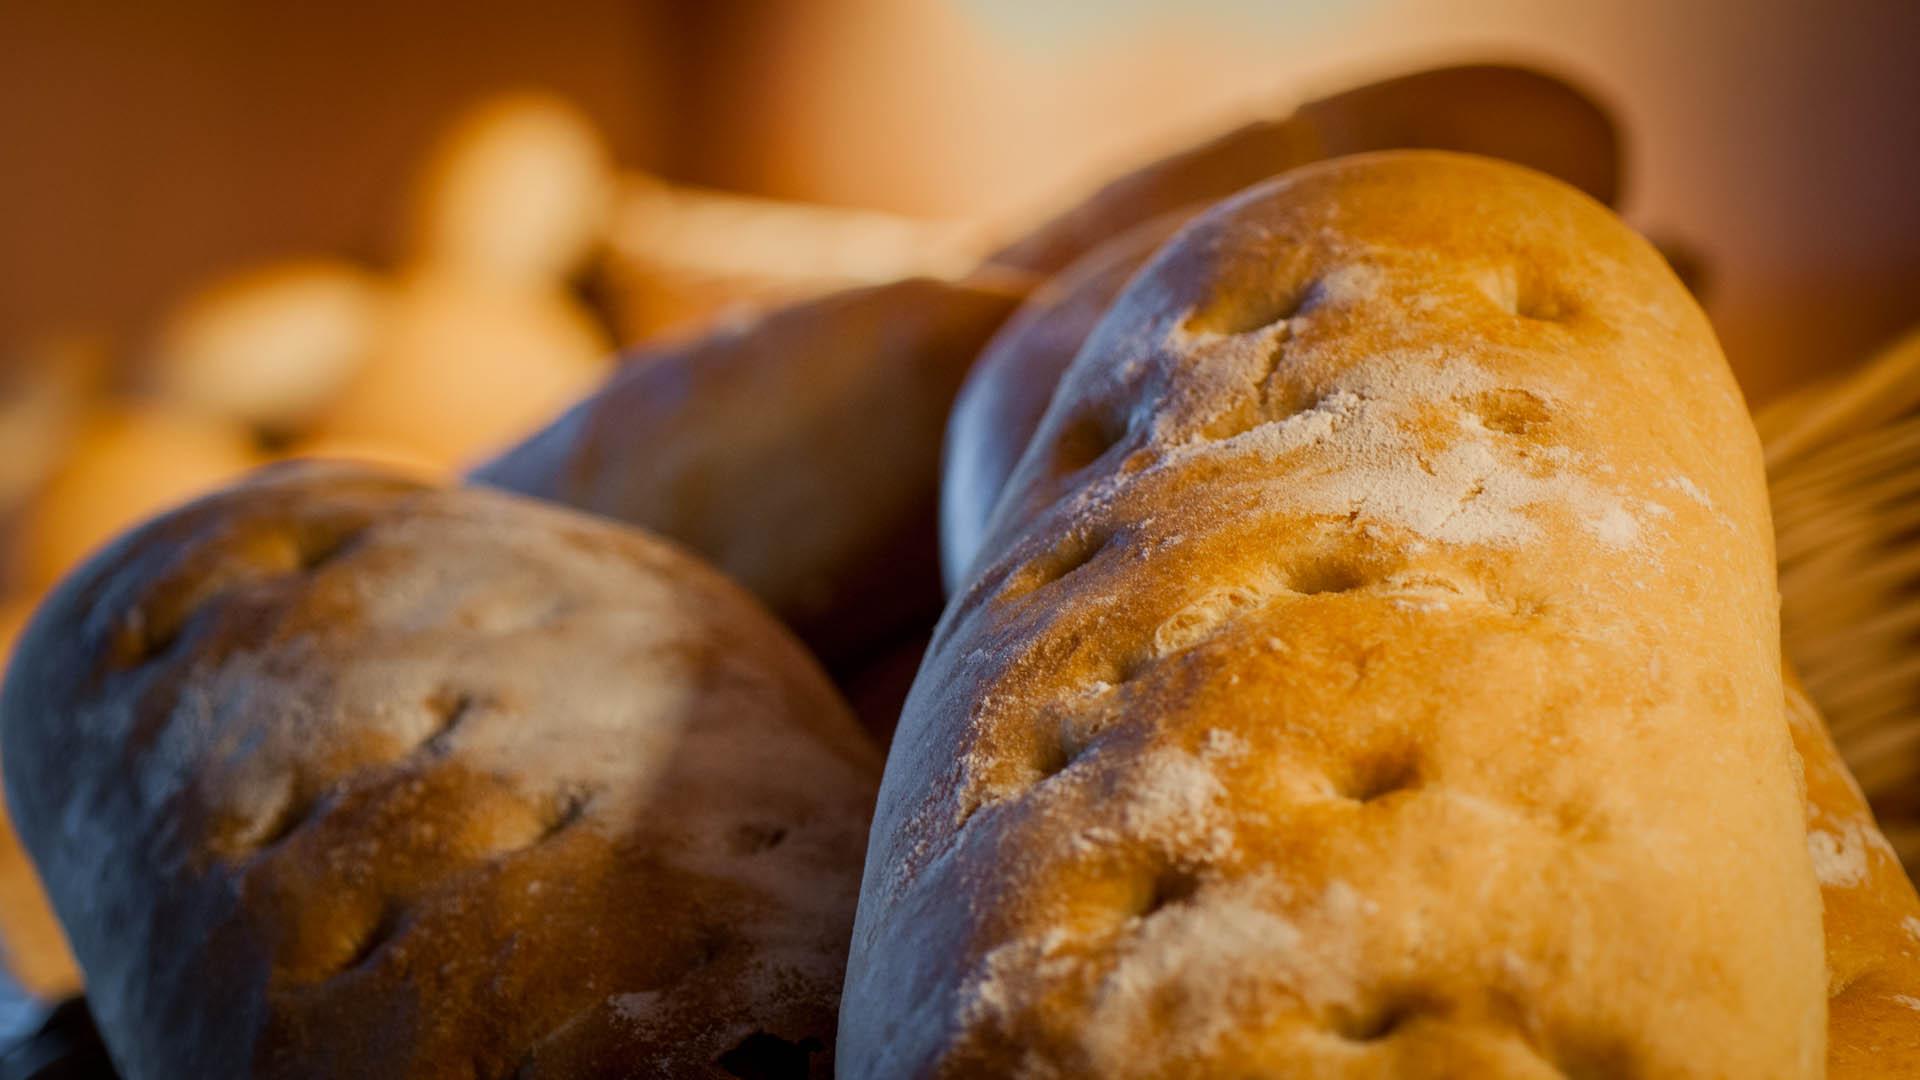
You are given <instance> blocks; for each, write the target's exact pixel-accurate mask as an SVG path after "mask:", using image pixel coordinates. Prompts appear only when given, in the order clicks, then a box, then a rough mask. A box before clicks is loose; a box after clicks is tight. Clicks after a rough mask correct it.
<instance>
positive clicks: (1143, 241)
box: [940, 213, 1920, 1080]
mask: <svg viewBox="0 0 1920 1080" xmlns="http://www.w3.org/2000/svg"><path fill="white" fill-rule="evenodd" d="M1189 216H1190V215H1188V214H1184V213H1176V214H1173V215H1169V216H1165V217H1162V218H1157V219H1155V220H1154V221H1153V222H1150V223H1148V224H1146V225H1142V226H1140V227H1138V228H1136V229H1133V230H1130V231H1129V232H1126V233H1123V234H1121V235H1120V236H1118V237H1116V238H1114V239H1113V240H1111V241H1109V242H1108V243H1106V244H1103V245H1101V246H1100V247H1098V248H1095V249H1094V250H1093V251H1092V252H1090V253H1088V254H1087V255H1086V256H1084V257H1083V258H1082V259H1081V260H1080V261H1079V262H1077V263H1075V264H1074V265H1073V266H1072V267H1070V268H1069V269H1067V270H1065V271H1063V272H1062V273H1061V274H1059V275H1058V276H1056V277H1055V278H1053V279H1051V280H1049V281H1048V282H1047V284H1046V285H1044V286H1043V287H1041V288H1040V289H1037V290H1035V292H1034V294H1033V295H1032V296H1031V297H1029V298H1028V300H1027V302H1026V304H1025V305H1023V306H1022V308H1021V310H1020V311H1018V312H1016V313H1015V314H1014V316H1013V317H1012V318H1010V319H1008V320H1007V324H1006V326H1004V327H1002V328H1001V331H1000V332H999V333H998V334H997V335H995V337H994V340H993V341H992V342H991V343H989V344H988V346H987V348H986V349H985V350H984V351H983V352H982V353H981V357H980V360H979V362H978V363H977V364H975V365H974V369H973V371H972V372H971V373H969V374H968V376H967V382H966V384H965V385H964V386H963V387H962V388H961V392H960V397H959V398H958V400H957V401H956V402H955V405H954V412H953V416H952V418H951V420H950V421H949V424H948V432H947V434H948V438H947V447H946V460H945V483H944V485H943V487H942V489H941V493H940V510H941V522H940V524H941V555H942V558H943V567H944V569H945V571H946V573H947V575H948V578H947V579H948V582H949V585H950V587H952V588H958V587H959V586H960V585H961V583H962V582H963V581H964V580H965V574H964V572H965V569H966V566H967V565H968V564H969V563H970V562H971V561H972V559H973V557H974V555H975V554H976V553H977V552H978V550H979V545H980V543H981V541H982V540H983V539H984V537H985V532H986V525H987V519H988V518H989V516H990V515H991V513H992V510H993V504H994V502H995V501H996V500H997V499H998V498H999V495H1000V491H1001V489H1002V488H1003V487H1004V486H1005V484H1006V481H1007V478H1008V477H1009V476H1010V475H1011V474H1012V472H1013V468H1014V465H1015V464H1016V462H1017V461H1018V459H1019V457H1020V454H1021V452H1022V450H1023V449H1024V448H1025V447H1026V445H1027V442H1028V440H1029V438H1030V437H1031V436H1032V434H1033V431H1034V429H1035V428H1036V427H1038V426H1039V423H1040V420H1041V417H1042V415H1043V414H1044V413H1045V411H1046V406H1047V402H1048V401H1049V400H1050V399H1051V398H1052V396H1053V390H1054V387H1055V385H1056V384H1057V383H1058V382H1059V380H1060V376H1061V374H1062V372H1064V371H1065V370H1066V368H1067V365H1068V364H1069V363H1071V362H1072V360H1073V357H1074V355H1075V354H1076V353H1077V352H1078V351H1079V349H1080V347H1081V345H1082V344H1084V343H1085V341H1086V338H1087V337H1088V335H1089V334H1091V333H1092V331H1093V329H1094V327H1095V326H1096V325H1097V324H1098V322H1099V319H1100V317H1101V316H1102V315H1104V314H1105V313H1106V309H1107V307H1108V306H1110V305H1111V304H1112V302H1113V299H1114V298H1115V297H1116V296H1118V295H1119V293H1120V290H1121V289H1122V288H1123V287H1124V286H1125V285H1126V283H1127V281H1128V280H1129V279H1130V278H1131V277H1132V275H1133V274H1134V272H1135V271H1137V270H1138V269H1139V267H1140V266H1141V265H1142V264H1143V263H1145V262H1146V261H1147V259H1148V258H1150V257H1151V256H1152V255H1153V253H1154V252H1155V251H1157V250H1158V249H1159V246H1160V244H1161V243H1162V242H1164V241H1165V239H1166V238H1167V237H1168V236H1169V235H1170V234H1171V233H1172V232H1173V230H1174V228H1175V227H1176V226H1177V225H1178V224H1180V223H1181V222H1182V221H1184V220H1186V219H1187V218H1188V217H1189ZM1786 705H1787V717H1788V720H1789V721H1790V723H1791V726H1792V731H1793V738H1794V745H1795V748H1796V749H1797V750H1798V751H1799V753H1800V756H1801V758H1802V760H1803V761H1804V763H1805V770H1806V786H1807V793H1806V798H1807V831H1808V845H1809V851H1810V852H1811V853H1812V854H1813V856H1814V860H1815V870H1816V872H1817V876H1818V878H1819V880H1820V890H1821V896H1822V907H1823V912H1824V919H1823V923H1824V928H1825V936H1826V942H1827V964H1828V971H1829V980H1828V981H1829V990H1830V998H1829V1001H1828V1019H1827V1075H1828V1076H1829V1077H1830V1078H1831V1080H1879V1078H1882V1077H1884V1078H1888V1080H1892V1078H1895V1077H1907V1076H1912V1075H1920V897H1916V895H1915V893H1914V889H1913V885H1912V883H1911V882H1910V881H1909V880H1908V878H1907V876H1906V875H1905V874H1904V873H1903V872H1901V870H1900V866H1899V862H1898V860H1897V859H1895V858H1893V857H1892V856H1891V854H1890V852H1889V849H1888V845H1887V843H1886V839H1885V837H1884V836H1882V835H1881V832H1880V829H1879V826H1878V825H1877V824H1876V823H1875V822H1874V820H1873V815H1872V812H1871V811H1870V810H1869V809H1868V806H1867V803H1866V800H1865V799H1864V798H1863V797H1862V796H1861V793H1860V788H1859V786H1858V785H1857V784H1856V783H1855V782H1854V780H1853V778H1852V777H1851V776H1850V775H1849V774H1848V772H1847V768H1846V765H1845V763H1844V762H1843V761H1842V760H1841V757H1840V754H1839V752H1838V751H1837V750H1836V749H1835V747H1834V742H1833V739H1832V737H1831V736H1830V735H1829V733H1828V729H1827V727H1826V724H1825V722H1824V721H1823V720H1822V719H1821V718H1820V716H1819V715H1818V713H1817V712H1816V711H1815V710H1814V706H1813V703H1812V701H1811V700H1810V699H1809V698H1808V697H1807V696H1806V694H1805V693H1804V692H1803V691H1802V690H1801V689H1800V686H1799V684H1798V682H1797V680H1795V679H1793V678H1792V677H1791V673H1789V678H1788V680H1787V696H1786Z"/></svg>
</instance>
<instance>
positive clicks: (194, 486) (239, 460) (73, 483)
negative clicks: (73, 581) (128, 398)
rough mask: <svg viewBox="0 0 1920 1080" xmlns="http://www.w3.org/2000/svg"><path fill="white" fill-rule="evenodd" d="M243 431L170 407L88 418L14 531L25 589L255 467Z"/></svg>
mask: <svg viewBox="0 0 1920 1080" xmlns="http://www.w3.org/2000/svg"><path fill="white" fill-rule="evenodd" d="M261 460H262V459H261V456H260V454H259V453H258V451H256V450H255V448H254V444H253V441H252V439H251V438H250V437H249V435H248V433H247V431H246V429H245V428H243V427H241V426H240V425H238V424H235V423H233V422H232V421H230V420H227V419H225V418H222V417H218V416H211V415H206V414H201V413H196V412H193V411H190V410H187V409H183V408H179V407H177V406H174V405H172V404H167V403H159V402H137V403H136V402H128V403H120V404H112V405H107V406H103V407H102V408H101V409H100V410H99V411H98V412H96V413H95V414H93V415H92V416H90V417H88V418H87V420H86V421H85V423H84V425H83V426H82V428H81V430H80V433H79V435H78V436H77V437H76V438H75V440H74V442H73V445H72V448H71V449H70V450H69V451H68V453H67V455H66V458H65V460H63V461H62V462H61V463H60V465H59V466H58V467H57V468H56V469H55V470H54V471H53V473H52V475H51V477H50V478H49V479H48V481H47V483H46V485H45V486H44V487H43V488H42V489H41V490H40V492H39V493H38V494H37V495H36V496H35V497H34V499H33V502H32V504H31V506H30V507H29V509H28V510H27V512H26V513H25V514H24V516H23V520H22V521H21V522H20V525H19V530H18V532H17V534H16V535H15V559H16V560H17V565H18V567H19V580H21V581H23V582H25V583H26V584H27V585H28V587H29V588H31V589H34V590H39V589H43V588H45V587H47V586H49V585H52V584H53V583H54V582H55V581H58V580H59V579H60V577H61V575H63V574H65V573H66V572H67V570H68V568H70V567H72V566H73V565H74V564H76V563H77V562H79V561H80V560H81V559H82V558H84V557H85V556H86V555H87V554H88V553H90V552H91V551H93V549H95V548H96V547H99V546H100V545H101V544H102V543H104V542H105V541H107V540H108V539H110V538H112V537H113V536H114V535H116V534H117V533H119V532H120V531H121V530H122V529H125V528H126V527H127V526H129V525H132V524H133V523H134V522H137V521H140V520H142V519H144V518H146V517H147V516H149V515H151V514H153V513H154V512H155V511H158V510H160V509H162V508H163V507H168V506H172V505H173V504H174V503H177V502H180V501H182V500H184V499H187V498H190V497H192V496H194V495H197V494H199V493H200V492H203V491H206V490H208V489H210V488H213V487H216V486H218V485H220V484H223V483H226V482H227V481H228V480H231V479H233V478H234V477H236V476H238V475H239V474H241V473H243V472H245V471H247V470H248V469H250V468H252V467H254V466H255V465H258V464H260V462H261Z"/></svg>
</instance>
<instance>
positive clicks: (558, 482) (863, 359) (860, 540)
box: [473, 278, 1023, 668]
mask: <svg viewBox="0 0 1920 1080" xmlns="http://www.w3.org/2000/svg"><path fill="white" fill-rule="evenodd" d="M1022 295H1023V290H1022V289H1021V288H1018V287H1014V286H1008V285H1002V284H998V283H988V282H981V283H976V284H954V283H947V282H941V281H935V280H932V279H925V278H920V279H912V280H908V281H902V282H897V283H894V284H891V285H882V286H876V287H872V288H866V289H854V290H849V291H846V292H842V293H835V294H833V295H831V296H827V297H823V298H821V299H818V300H814V301H810V302H807V303H803V304H797V305H794V306H792V307H788V308H782V309H779V310H776V311H773V312H771V313H768V314H767V315H765V316H764V317H761V318H759V319H756V320H752V321H750V322H746V323H744V324H741V325H737V326H735V327H733V328H732V329H730V330H728V331H725V332H721V333H715V334H710V335H707V336H705V337H702V338H698V339H695V340H693V341H690V342H686V343H683V344H679V345H675V346H669V347H666V348H664V349H661V350H659V351H657V352H655V353H653V354H642V355H640V356H637V357H635V358H633V359H632V360H630V361H629V362H628V363H627V365H626V366H625V367H624V368H622V370H621V371H620V372H619V373H618V374H617V375H616V376H614V378H612V379H611V380H609V381H608V382H607V384H606V385H605V386H603V387H601V389H600V390H599V391H598V392H597V393H595V394H594V395H593V396H591V397H589V398H587V399H586V400H585V401H583V402H581V403H580V404H578V405H576V406H575V407H574V408H573V409H572V410H570V411H569V412H567V413H566V414H565V415H563V416H562V417H560V418H559V419H558V420H556V421H554V422H553V423H552V424H550V425H549V426H548V427H547V428H545V429H544V430H542V431H540V432H539V433H537V434H535V435H534V436H533V437H532V438H530V439H528V440H527V441H526V442H524V443H522V444H520V445H519V446H516V447H514V448H513V449H510V450H508V451H507V452H506V453H505V454H503V455H501V456H500V457H499V458H497V459H495V460H494V461H492V462H490V463H488V464H486V465H484V466H482V467H481V468H479V469H478V470H476V471H475V472H474V473H473V478H474V479H475V480H477V481H479V482H482V483H486V484H491V485H494V486H496V487H501V488H505V489H508V490H511V491H516V492H519V493H521V494H524V495H532V496H535V497H538V498H542V499H550V500H554V501H557V502H561V503H565V504H567V505H569V506H574V507H578V508H580V509H583V510H589V511H592V512H594V513H597V514H603V515H606V516H608V517H612V518H616V519H618V520H621V521H625V522H628V523H630V524H634V525H639V526H642V527H644V528H647V529H651V530H654V531H656V532H659V533H662V534H664V535H666V536H668V537H670V538H672V539H675V540H678V541H680V542H681V543H683V544H685V545H687V546H688V547H690V548H692V549H693V550H694V551H696V552H698V553H699V554H701V555H703V556H705V557H706V558H707V559H709V560H711V561H712V562H713V563H714V564H715V565H717V566H718V567H719V568H720V569H722V570H724V571H726V572H727V573H728V574H729V575H730V576H732V577H733V578H734V579H735V580H737V581H739V582H741V583H742V584H744V585H746V586H747V588H748V589H750V590H752V591H753V593H754V594H755V595H756V596H758V597H759V598H760V599H761V600H762V601H764V602H765V603H766V604H767V605H768V606H769V607H771V608H772V609H773V610H774V612H775V613H777V614H779V615H780V616H781V617H782V618H784V619H786V620H787V622H788V623H789V624H790V625H791V626H793V627H794V628H795V630H796V631H797V632H798V633H799V634H800V636H801V637H802V638H803V639H804V640H805V641H806V642H807V643H808V644H809V645H811V646H813V647H814V649H815V650H816V651H817V652H819V653H820V655H821V656H822V657H823V658H824V659H825V660H826V661H827V663H828V665H829V666H830V667H834V668H844V667H848V666H853V665H857V664H858V663H859V662H860V661H861V660H864V659H866V658H867V657H869V656H870V655H871V654H872V653H873V652H874V651H875V650H876V649H881V648H884V647H885V646H887V645H889V644H891V643H892V642H894V641H895V640H896V639H897V638H899V637H900V636H902V635H905V634H909V633H911V632H912V630H913V629H914V627H915V626H916V625H917V624H923V623H926V622H931V621H932V619H933V617H934V613H935V612H937V611H938V610H939V606H940V581H939V569H938V566H937V556H936V554H935V552H936V544H935V540H934V529H935V526H934V520H935V516H936V510H935V504H936V500H937V495H936V492H937V487H938V479H937V478H938V476H939V458H940V446H939V432H940V430H941V425H942V423H943V422H944V420H945V417H946V414H947V408H948V406H949V404H950V403H951V402H952V401H953V395H954V392H955V390H956V389H957V388H958V387H959V385H960V380H961V379H962V378H964V377H965V375H966V371H967V368H968V366H969V365H971V364H972V363H973V358H974V355H975V354H976V353H977V352H979V350H980V346H981V345H982V344H984V343H985V342H986V340H987V338H988V337H989V336H991V335H992V333H993V331H994V329H995V328H996V327H998V326H999V325H1000V322H1001V320H1003V319H1004V318H1006V316H1007V314H1008V313H1009V312H1011V311H1012V310H1013V308H1014V306H1015V305H1016V304H1017V303H1018V302H1019V300H1020V298H1021V296H1022Z"/></svg>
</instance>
